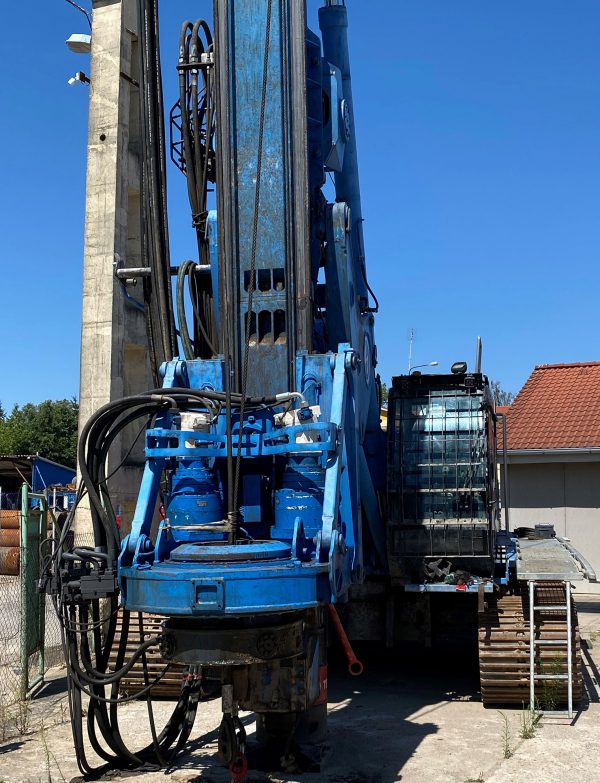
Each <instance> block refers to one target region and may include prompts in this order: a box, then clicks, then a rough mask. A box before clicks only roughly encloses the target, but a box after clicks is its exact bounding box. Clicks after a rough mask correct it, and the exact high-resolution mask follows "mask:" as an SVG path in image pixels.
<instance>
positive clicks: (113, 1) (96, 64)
mask: <svg viewBox="0 0 600 783" xmlns="http://www.w3.org/2000/svg"><path fill="white" fill-rule="evenodd" d="M137 70H138V54H137V14H136V3H135V0H94V3H93V33H92V51H91V86H90V90H91V95H90V109H89V136H88V159H87V192H86V214H85V250H84V270H83V319H82V331H81V380H80V393H79V400H80V414H79V416H80V419H79V426H80V429H81V427H82V426H83V424H84V423H85V422H86V421H87V420H88V418H89V417H90V415H91V414H92V413H93V412H94V411H95V410H97V409H98V408H99V407H100V406H102V405H104V404H105V403H106V402H108V401H109V400H112V399H115V398H118V397H122V396H125V395H129V394H134V393H136V392H138V391H141V390H145V389H148V388H149V387H150V384H151V376H150V371H149V363H148V355H147V340H146V327H145V319H144V314H143V312H142V311H141V310H140V309H139V308H138V307H136V304H135V302H134V301H132V297H133V298H135V299H136V300H141V299H142V296H141V290H138V289H137V288H133V289H127V290H126V289H125V288H124V287H123V285H122V284H121V283H120V282H119V281H118V280H117V279H116V277H115V274H114V272H115V263H118V264H122V265H123V266H141V265H142V264H141V257H140V255H141V245H140V165H139V152H138V150H139V89H138V86H137V84H138V79H137ZM140 289H141V286H140ZM131 441H132V434H131V433H127V432H125V433H124V434H123V436H122V437H121V438H120V439H119V441H117V442H115V445H114V446H113V449H112V450H111V454H110V460H109V472H110V470H112V469H114V467H116V465H118V464H119V462H121V460H122V459H123V458H124V457H125V455H126V453H127V450H128V449H129V446H130V445H131ZM141 448H143V441H142V439H140V444H139V445H138V446H136V449H137V452H136V451H134V452H133V453H132V454H131V455H130V456H129V458H128V459H127V460H126V462H125V465H124V469H123V470H122V471H119V473H118V474H117V476H116V477H115V478H114V479H112V481H111V495H112V497H113V498H114V503H115V509H118V510H120V511H121V515H122V519H123V526H124V528H125V529H127V528H128V526H129V523H130V522H131V518H132V513H133V508H134V504H135V498H136V494H137V489H138V487H139V479H140V476H141V467H140V464H141V460H142V457H143V455H142V453H141ZM119 507H120V508H119ZM76 534H77V536H78V538H79V537H83V536H85V537H87V536H88V535H91V524H90V519H89V513H86V509H85V508H83V509H81V511H80V513H79V515H78V517H77V520H76Z"/></svg>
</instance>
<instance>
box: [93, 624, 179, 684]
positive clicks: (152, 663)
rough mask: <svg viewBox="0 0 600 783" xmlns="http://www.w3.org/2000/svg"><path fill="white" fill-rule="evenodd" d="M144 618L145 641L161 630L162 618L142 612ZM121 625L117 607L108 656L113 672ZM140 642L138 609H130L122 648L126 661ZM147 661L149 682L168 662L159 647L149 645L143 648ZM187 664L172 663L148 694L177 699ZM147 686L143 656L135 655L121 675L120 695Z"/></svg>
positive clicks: (160, 672)
mask: <svg viewBox="0 0 600 783" xmlns="http://www.w3.org/2000/svg"><path fill="white" fill-rule="evenodd" d="M142 618H143V638H144V640H147V639H148V638H149V637H151V636H156V635H157V634H159V633H161V631H162V622H163V621H164V619H165V618H164V617H162V616H161V615H156V614H144V615H142ZM122 628H123V610H122V609H119V613H118V615H117V629H116V632H115V640H114V643H113V646H112V650H111V653H110V657H109V659H108V665H109V668H110V669H111V670H112V671H114V669H115V668H116V661H117V652H118V649H119V643H120V640H121V632H122ZM141 642H142V635H141V634H140V628H139V621H138V614H137V612H133V613H132V614H131V615H130V618H129V631H128V634H127V646H126V648H125V661H127V660H128V659H129V658H130V656H131V655H133V653H134V652H135V651H136V650H137V648H138V647H139V645H140V644H141ZM146 662H147V667H148V679H149V681H150V682H152V680H154V679H155V678H156V677H158V676H159V675H160V674H162V672H163V671H164V669H165V666H166V665H167V661H165V659H164V658H163V657H162V656H161V654H160V652H159V649H158V647H151V648H150V649H149V650H147V651H146ZM186 672H187V667H186V666H184V665H183V664H171V668H170V669H169V670H168V671H167V673H166V674H165V675H164V677H163V678H162V679H161V680H160V681H159V682H158V683H157V684H156V685H155V686H154V687H153V688H152V690H151V691H150V694H151V696H152V698H156V697H160V698H163V699H178V698H179V693H180V691H181V681H182V678H183V676H184V675H185V673H186ZM145 687H146V681H145V679H144V666H143V662H142V657H141V656H140V658H138V660H137V661H136V662H135V664H134V665H133V667H132V668H131V669H130V670H129V671H128V672H127V674H126V675H125V676H124V677H123V679H122V680H121V683H120V687H119V693H120V695H121V696H133V695H135V694H137V693H139V692H140V691H141V690H143V689H144V688H145Z"/></svg>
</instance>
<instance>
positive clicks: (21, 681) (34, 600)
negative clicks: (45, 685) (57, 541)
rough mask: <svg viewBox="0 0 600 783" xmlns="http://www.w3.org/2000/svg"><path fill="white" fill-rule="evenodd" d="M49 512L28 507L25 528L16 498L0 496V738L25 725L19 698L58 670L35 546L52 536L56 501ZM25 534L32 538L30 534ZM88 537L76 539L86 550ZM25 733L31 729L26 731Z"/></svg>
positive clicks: (54, 630) (57, 637)
mask: <svg viewBox="0 0 600 783" xmlns="http://www.w3.org/2000/svg"><path fill="white" fill-rule="evenodd" d="M48 501H49V503H48V504H49V506H50V508H49V512H50V513H47V514H46V513H43V505H44V503H45V502H46V501H43V500H41V499H35V498H34V499H32V500H31V501H30V502H29V506H28V507H29V513H28V525H29V527H28V528H27V530H25V529H24V523H25V516H24V515H23V514H22V513H21V503H22V493H21V492H18V493H16V492H15V493H6V492H3V493H2V494H1V495H0V739H3V738H5V737H6V736H10V735H12V734H16V733H23V731H22V730H23V728H24V726H23V724H24V715H27V721H30V713H29V710H28V708H27V709H26V708H24V706H23V705H24V701H25V697H26V696H27V695H28V691H29V690H30V688H31V686H32V685H34V684H36V681H37V682H38V683H40V682H41V681H42V680H43V677H44V675H45V673H46V672H47V671H48V670H49V669H51V668H54V667H57V666H62V665H64V656H63V651H62V644H61V628H60V620H59V618H58V617H57V615H56V612H55V611H54V607H53V605H52V601H51V599H50V597H49V596H44V595H40V594H39V593H38V591H37V581H38V579H39V577H40V563H41V560H40V543H41V541H42V540H43V539H44V538H46V537H49V536H52V535H54V532H55V530H54V528H55V527H56V524H57V522H56V520H57V514H58V512H60V511H63V510H64V502H63V500H62V498H61V499H60V500H59V501H58V503H56V507H55V508H54V509H53V508H52V503H53V500H52V496H51V495H49V497H48ZM31 530H33V531H34V535H33V536H32V535H31ZM88 539H89V536H86V535H83V536H77V542H78V544H80V545H89V544H90V543H92V542H90V541H89V540H88ZM29 728H31V726H29Z"/></svg>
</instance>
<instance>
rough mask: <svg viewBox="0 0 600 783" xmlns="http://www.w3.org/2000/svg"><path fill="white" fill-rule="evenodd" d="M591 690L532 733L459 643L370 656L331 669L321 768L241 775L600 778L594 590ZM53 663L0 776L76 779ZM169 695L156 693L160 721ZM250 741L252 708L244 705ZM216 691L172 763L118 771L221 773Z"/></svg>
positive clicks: (130, 727)
mask: <svg viewBox="0 0 600 783" xmlns="http://www.w3.org/2000/svg"><path fill="white" fill-rule="evenodd" d="M578 606H579V619H580V628H581V631H582V637H583V639H584V643H583V655H584V666H585V686H586V698H585V700H584V704H583V706H582V709H581V711H580V712H579V713H578V714H577V716H576V719H575V720H574V721H573V723H572V724H571V723H570V722H569V721H568V720H566V719H564V718H562V719H557V718H553V719H550V718H544V719H543V720H542V721H541V724H540V725H538V726H537V727H536V730H535V736H534V737H533V738H530V739H524V738H522V737H521V736H520V735H521V732H522V729H521V721H522V719H523V713H522V712H521V710H515V709H512V710H511V709H506V710H503V711H502V712H499V711H498V710H493V709H484V707H483V706H482V705H481V703H480V701H479V695H478V683H477V674H476V671H474V667H473V660H472V658H469V659H468V660H467V658H465V657H463V656H461V654H460V651H457V655H456V656H455V657H454V659H453V660H452V662H451V663H450V664H449V663H448V661H447V660H446V659H444V658H442V659H440V660H439V661H435V660H434V661H433V662H432V661H431V660H429V661H427V662H424V661H423V660H417V661H414V662H413V663H411V662H409V661H402V662H401V663H400V664H399V663H398V662H394V661H385V662H383V661H367V662H366V667H365V674H364V675H363V676H362V677H360V678H352V677H350V676H349V675H347V674H345V673H344V671H343V670H341V669H340V670H337V671H336V670H335V669H334V671H333V672H331V673H330V693H329V698H330V704H329V736H328V745H327V747H326V749H325V754H324V759H323V762H322V765H321V771H320V772H319V773H304V774H301V775H299V774H297V773H295V774H290V775H284V774H283V773H280V772H270V771H268V770H265V769H262V770H261V769H260V766H261V764H260V761H259V760H257V759H256V757H254V768H253V769H251V771H250V772H249V774H248V777H247V780H248V781H249V782H250V783H252V781H254V782H256V783H258V782H259V781H285V782H286V783H292V781H299V782H300V783H316V782H317V781H324V782H327V783H395V781H402V782H403V783H425V781H435V782H436V783H438V782H440V783H533V782H534V781H535V783H538V782H539V783H581V781H584V782H585V783H595V782H596V781H598V783H600V742H599V739H598V737H599V735H600V698H599V695H598V678H599V677H600V674H599V672H598V668H597V666H598V665H599V664H600V596H596V595H594V596H579V597H578ZM62 688H64V677H63V673H62V672H60V671H58V672H57V671H55V672H54V673H53V675H52V676H51V678H50V682H49V685H48V687H47V688H46V689H45V691H44V692H43V693H42V694H40V696H39V697H38V698H37V699H35V700H34V702H33V704H32V708H31V719H30V720H29V721H28V722H29V724H30V726H31V727H34V726H35V727H36V728H35V730H33V728H32V729H31V730H29V731H28V733H25V734H24V735H22V736H17V737H13V738H11V739H8V740H7V741H6V742H4V743H3V744H2V745H0V783H57V782H58V781H61V783H62V782H63V781H75V780H77V779H78V771H77V765H76V761H75V754H74V751H73V746H72V740H71V735H70V726H69V723H68V720H67V713H66V708H65V700H64V691H63V690H62ZM168 709H169V705H168V704H159V705H157V709H156V712H157V724H160V719H161V717H163V718H165V717H166V715H167V712H168ZM242 717H243V720H244V723H245V724H246V730H247V732H248V736H249V740H250V743H251V742H252V735H253V732H254V718H253V715H251V714H245V715H243V716H242ZM219 722H220V702H219V701H218V700H215V701H212V702H208V703H206V704H202V705H201V706H200V710H199V714H198V719H197V721H196V725H195V727H194V732H193V734H192V738H191V741H190V743H189V746H188V747H189V752H188V753H187V754H186V755H183V756H181V757H179V758H178V760H177V764H176V766H175V768H174V769H172V770H168V771H166V772H165V771H164V770H162V771H156V772H143V773H136V774H133V773H120V774H118V775H112V776H111V777H110V778H108V777H107V778H106V779H110V780H120V779H125V778H128V777H131V778H132V779H134V780H135V781H136V783H138V781H139V783H161V781H164V783H200V781H202V782H203V783H204V782H205V781H206V782H207V783H228V781H229V774H228V772H227V770H225V769H223V767H222V765H221V764H220V762H219V760H218V759H217V757H216V729H217V728H218V725H219ZM142 725H143V726H145V707H144V705H143V704H140V703H132V704H131V705H127V706H126V707H125V708H123V710H122V726H123V734H124V735H125V736H126V737H128V739H129V740H130V742H131V744H132V745H140V746H141V745H142V744H144V743H145V742H146V741H147V739H148V734H147V732H146V731H145V729H142V728H140V727H141V726H142Z"/></svg>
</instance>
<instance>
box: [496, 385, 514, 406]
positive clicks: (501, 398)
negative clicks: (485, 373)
mask: <svg viewBox="0 0 600 783" xmlns="http://www.w3.org/2000/svg"><path fill="white" fill-rule="evenodd" d="M490 387H491V389H492V394H493V395H494V399H495V400H496V405H512V403H513V400H514V399H515V395H514V394H513V393H512V392H509V391H505V390H504V389H503V388H502V386H501V385H500V381H491V382H490Z"/></svg>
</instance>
